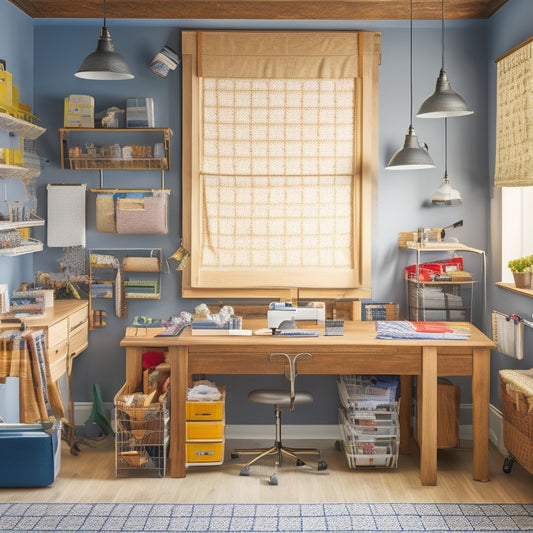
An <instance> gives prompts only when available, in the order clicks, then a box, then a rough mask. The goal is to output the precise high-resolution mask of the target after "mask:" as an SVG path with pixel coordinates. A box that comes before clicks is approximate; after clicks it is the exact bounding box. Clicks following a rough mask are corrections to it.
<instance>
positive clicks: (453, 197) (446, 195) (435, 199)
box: [431, 118, 463, 206]
mask: <svg viewBox="0 0 533 533" xmlns="http://www.w3.org/2000/svg"><path fill="white" fill-rule="evenodd" d="M431 203H432V204H433V205H440V206H453V205H461V204H462V203H463V199H462V198H461V193H460V192H459V191H458V190H457V189H453V188H452V186H451V185H450V180H449V179H448V119H447V118H445V119H444V177H443V178H442V183H441V184H440V187H439V188H438V189H437V190H436V191H435V192H434V193H433V196H432V197H431Z"/></svg>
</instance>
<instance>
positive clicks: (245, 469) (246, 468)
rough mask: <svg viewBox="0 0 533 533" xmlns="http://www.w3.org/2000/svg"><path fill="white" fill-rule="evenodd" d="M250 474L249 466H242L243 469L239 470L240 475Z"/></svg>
mask: <svg viewBox="0 0 533 533" xmlns="http://www.w3.org/2000/svg"><path fill="white" fill-rule="evenodd" d="M249 475H250V470H248V467H247V466H243V467H242V468H241V471H240V472H239V476H249Z"/></svg>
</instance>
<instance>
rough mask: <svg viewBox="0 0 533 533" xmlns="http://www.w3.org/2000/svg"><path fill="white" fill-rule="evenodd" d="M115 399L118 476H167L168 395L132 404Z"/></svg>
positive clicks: (118, 398) (118, 397)
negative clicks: (157, 400) (156, 399)
mask: <svg viewBox="0 0 533 533" xmlns="http://www.w3.org/2000/svg"><path fill="white" fill-rule="evenodd" d="M120 398H121V396H119V395H117V397H116V398H115V413H116V435H115V449H116V454H115V456H116V475H117V477H128V476H129V477H165V474H166V465H167V452H168V443H169V430H168V425H169V409H168V398H167V395H166V394H163V395H162V396H161V397H160V399H159V402H155V403H152V404H150V405H149V406H131V405H128V404H126V403H125V402H124V401H122V400H121V399H120Z"/></svg>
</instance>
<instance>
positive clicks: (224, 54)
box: [198, 31, 359, 79]
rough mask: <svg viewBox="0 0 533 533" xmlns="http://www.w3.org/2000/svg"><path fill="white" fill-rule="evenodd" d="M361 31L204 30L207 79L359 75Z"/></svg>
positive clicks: (201, 68)
mask: <svg viewBox="0 0 533 533" xmlns="http://www.w3.org/2000/svg"><path fill="white" fill-rule="evenodd" d="M358 35H359V34H358V33H356V32H260V31H259V32H247V31H240V32H226V31H211V32H198V52H199V54H198V75H199V76H202V77H205V78H282V79H291V78H356V77H357V75H358V65H359V58H358Z"/></svg>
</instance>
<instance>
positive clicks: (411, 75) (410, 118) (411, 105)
mask: <svg viewBox="0 0 533 533" xmlns="http://www.w3.org/2000/svg"><path fill="white" fill-rule="evenodd" d="M409 58H410V61H409V78H410V81H409V84H410V87H409V91H410V93H411V103H410V110H409V130H411V129H412V128H413V0H411V16H410V26H409Z"/></svg>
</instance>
